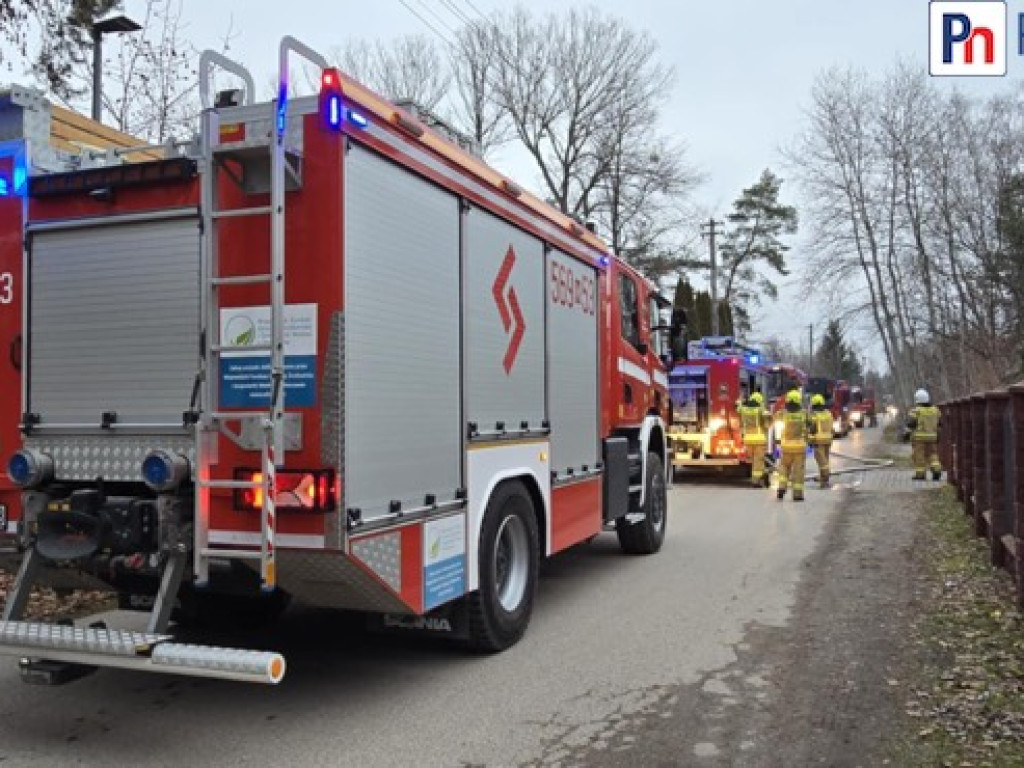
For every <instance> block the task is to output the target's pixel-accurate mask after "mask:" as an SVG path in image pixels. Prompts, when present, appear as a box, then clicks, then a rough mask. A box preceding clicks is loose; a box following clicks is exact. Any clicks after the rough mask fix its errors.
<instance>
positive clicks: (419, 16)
mask: <svg viewBox="0 0 1024 768" xmlns="http://www.w3.org/2000/svg"><path fill="white" fill-rule="evenodd" d="M398 2H400V3H401V4H402V5H404V6H405V9H406V10H407V11H409V13H411V14H412V15H413V16H415V17H416V18H417V19H419V20H420V21H421V22H422V23H423V24H424V25H425V26H426V27H427V29H429V30H430V31H431V32H433V33H434V34H435V35H437V36H438V37H439V38H440V39H441V40H442V41H443V42H444V44H445V45H447V46H451V45H452V43H451V41H450V40H449V39H448V38H447V37H445V36H444V34H442V33H441V32H440V31H439V30H438V29H437V27H435V26H434V25H433V24H431V23H430V22H429V21H427V20H426V19H425V18H424V17H423V16H422V14H420V13H419V12H418V11H417V10H416V9H415V8H413V7H412V6H411V5H409V3H407V2H406V0H398Z"/></svg>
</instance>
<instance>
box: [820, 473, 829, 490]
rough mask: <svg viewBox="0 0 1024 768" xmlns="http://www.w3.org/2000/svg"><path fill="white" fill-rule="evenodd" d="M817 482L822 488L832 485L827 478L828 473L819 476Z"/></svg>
mask: <svg viewBox="0 0 1024 768" xmlns="http://www.w3.org/2000/svg"><path fill="white" fill-rule="evenodd" d="M818 484H819V485H820V486H821V487H822V488H831V487H832V482H831V481H830V480H829V477H828V475H822V476H821V478H820V479H819V480H818Z"/></svg>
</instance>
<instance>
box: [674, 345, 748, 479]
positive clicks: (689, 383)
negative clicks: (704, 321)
mask: <svg viewBox="0 0 1024 768" xmlns="http://www.w3.org/2000/svg"><path fill="white" fill-rule="evenodd" d="M687 357H688V360H687V362H686V363H684V364H680V365H676V366H675V367H674V368H673V369H672V371H671V372H670V374H669V392H670V396H671V398H672V425H671V426H670V428H669V435H668V439H669V447H670V451H671V455H672V462H671V463H672V469H673V471H674V470H676V469H681V468H684V467H746V468H749V466H750V462H749V457H748V456H747V452H746V448H745V447H744V445H743V435H742V430H741V428H740V417H739V414H738V412H737V405H738V403H740V402H741V401H743V400H745V399H746V398H747V396H749V395H750V394H751V393H752V392H755V391H758V392H764V388H765V385H766V380H765V376H764V368H763V365H762V363H761V356H760V353H759V352H758V351H757V350H755V349H753V348H750V347H746V346H743V345H740V344H737V343H736V341H735V340H734V339H732V338H731V337H707V338H704V339H701V340H699V341H695V342H691V343H690V345H689V348H688V350H687Z"/></svg>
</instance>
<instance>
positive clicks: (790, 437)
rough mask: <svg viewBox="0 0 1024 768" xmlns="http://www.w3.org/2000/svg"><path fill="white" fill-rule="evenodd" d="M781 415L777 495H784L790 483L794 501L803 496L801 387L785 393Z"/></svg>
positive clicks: (804, 453) (804, 429)
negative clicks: (784, 402) (780, 455)
mask: <svg viewBox="0 0 1024 768" xmlns="http://www.w3.org/2000/svg"><path fill="white" fill-rule="evenodd" d="M781 418H782V439H781V440H780V442H781V443H782V460H781V461H780V462H779V490H778V498H779V499H782V498H784V497H785V495H786V488H787V487H788V486H789V483H790V481H792V483H793V501H803V500H804V470H805V467H806V464H807V427H808V420H807V412H806V411H804V407H803V398H802V397H801V396H800V390H798V389H791V390H790V391H789V392H787V393H786V406H785V408H784V409H783V411H782V414H781Z"/></svg>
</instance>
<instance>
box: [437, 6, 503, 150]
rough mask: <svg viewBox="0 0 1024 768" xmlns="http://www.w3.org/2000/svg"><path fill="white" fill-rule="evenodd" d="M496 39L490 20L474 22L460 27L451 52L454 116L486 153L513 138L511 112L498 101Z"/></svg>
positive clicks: (457, 122) (458, 123)
mask: <svg viewBox="0 0 1024 768" xmlns="http://www.w3.org/2000/svg"><path fill="white" fill-rule="evenodd" d="M497 43H498V38H497V35H496V31H495V29H494V27H493V26H492V25H491V24H488V23H486V22H473V23H470V24H467V25H466V26H465V27H463V28H462V29H461V30H460V31H459V35H458V39H457V41H456V44H455V47H454V50H453V51H452V53H451V56H450V58H451V67H452V77H453V79H454V82H455V88H456V93H457V99H456V100H455V102H456V103H455V104H454V106H453V109H452V113H453V115H452V116H453V120H454V121H455V122H456V124H457V125H459V126H460V127H461V128H462V129H463V130H464V131H465V132H466V134H467V135H469V136H470V137H471V138H472V139H473V141H474V142H475V143H476V145H477V147H479V149H480V153H481V155H483V156H484V157H486V156H487V154H488V153H489V152H490V151H491V150H493V149H495V148H496V147H500V146H502V145H503V144H507V143H508V142H509V141H510V140H511V139H512V126H511V123H510V120H509V115H508V113H507V112H506V111H505V110H504V109H503V108H502V106H501V104H500V103H499V102H498V100H497V98H496V94H495V88H494V82H495V77H496V76H497V75H498V65H499V58H498V49H497Z"/></svg>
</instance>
